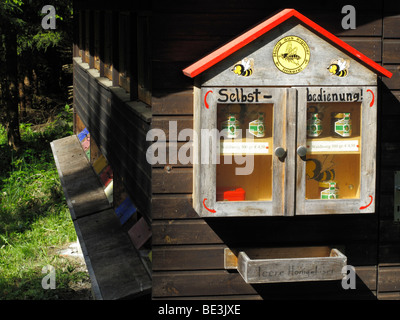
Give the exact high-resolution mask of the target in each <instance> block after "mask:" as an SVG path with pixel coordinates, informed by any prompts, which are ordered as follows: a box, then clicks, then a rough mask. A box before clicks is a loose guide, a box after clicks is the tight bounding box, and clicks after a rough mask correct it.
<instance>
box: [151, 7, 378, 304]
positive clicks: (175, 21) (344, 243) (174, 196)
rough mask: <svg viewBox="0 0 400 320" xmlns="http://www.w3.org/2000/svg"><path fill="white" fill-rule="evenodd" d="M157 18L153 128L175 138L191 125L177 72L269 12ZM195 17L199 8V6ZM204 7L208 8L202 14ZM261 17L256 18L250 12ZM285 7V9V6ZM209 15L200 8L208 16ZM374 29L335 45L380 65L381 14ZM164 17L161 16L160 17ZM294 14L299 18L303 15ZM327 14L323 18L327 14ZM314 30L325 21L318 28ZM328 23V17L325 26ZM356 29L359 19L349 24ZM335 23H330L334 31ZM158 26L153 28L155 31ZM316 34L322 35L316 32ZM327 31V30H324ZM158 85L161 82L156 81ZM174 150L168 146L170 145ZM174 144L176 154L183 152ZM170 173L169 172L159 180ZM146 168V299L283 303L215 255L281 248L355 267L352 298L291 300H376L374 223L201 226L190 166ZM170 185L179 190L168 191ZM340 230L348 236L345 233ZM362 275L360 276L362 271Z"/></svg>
mask: <svg viewBox="0 0 400 320" xmlns="http://www.w3.org/2000/svg"><path fill="white" fill-rule="evenodd" d="M159 5H160V6H161V7H160V8H163V10H160V12H153V16H152V18H153V20H152V24H151V25H152V30H153V32H152V34H153V42H152V48H153V50H152V52H153V60H152V77H153V100H152V102H153V105H152V107H153V123H152V127H153V128H154V127H157V128H163V129H166V130H165V131H166V133H168V129H169V128H168V121H177V126H178V132H179V130H180V129H182V128H185V126H186V127H188V126H189V125H190V123H189V121H190V117H189V116H191V117H192V116H193V110H192V106H193V101H192V99H193V89H192V88H193V83H191V82H190V81H188V79H187V78H185V77H183V76H182V72H181V70H182V69H183V68H184V67H186V66H188V65H189V64H191V63H192V62H193V61H196V60H197V59H199V58H201V57H202V56H204V55H205V54H207V53H208V52H210V51H212V50H214V49H215V48H216V47H218V46H220V45H221V44H223V43H225V42H226V41H228V40H230V39H231V38H232V37H234V36H236V35H237V34H239V33H241V32H243V30H246V29H247V28H248V27H250V26H252V25H254V24H255V23H256V22H257V21H259V20H261V19H263V18H265V16H266V15H268V14H266V13H265V12H268V13H272V12H273V11H274V10H272V9H270V7H271V4H270V3H269V4H267V5H266V4H265V3H261V2H258V1H250V4H249V5H246V9H245V10H244V11H240V10H239V9H238V7H236V6H235V3H233V4H231V5H227V6H219V4H217V5H216V6H214V5H213V6H212V7H213V12H209V10H204V9H202V10H198V11H197V10H196V11H194V10H193V6H194V5H193V6H192V5H186V4H183V3H182V7H179V10H173V12H168V10H169V8H166V7H163V5H162V4H161V3H159V2H157V6H156V7H157V8H158V7H159ZM201 7H202V8H204V5H202V6H201ZM206 7H207V6H206ZM262 7H264V8H263V9H264V10H258V9H260V8H262ZM288 7H290V5H288ZM207 8H209V7H207ZM376 9H377V11H376V12H375V13H374V14H373V15H374V16H375V17H374V20H373V22H371V21H369V18H368V17H366V18H365V19H363V18H361V19H360V20H358V21H363V20H365V21H367V25H365V26H363V27H362V28H359V29H358V30H357V31H358V32H355V31H354V30H350V32H347V33H346V32H342V31H343V30H340V29H341V28H337V27H336V28H334V29H336V31H340V32H339V33H338V34H337V35H338V36H340V38H341V39H342V40H345V41H346V40H347V41H348V43H349V44H350V45H352V46H354V47H355V48H356V49H357V50H360V51H361V52H363V53H364V54H366V55H368V56H369V57H371V58H372V59H373V60H374V61H376V62H378V63H381V61H382V42H381V36H382V20H381V8H376ZM164 10H166V11H167V13H168V14H164ZM299 10H300V11H301V12H302V13H303V14H305V15H306V16H308V17H309V18H310V19H313V17H312V15H307V12H304V10H302V9H300V8H299ZM331 11H332V10H330V12H331ZM320 14H321V11H319V12H318V14H317V15H318V18H314V19H315V20H314V21H316V22H317V23H319V22H321V23H322V22H324V23H326V21H332V19H331V18H329V19H328V20H325V19H321V17H320ZM324 17H328V15H326V16H324ZM357 18H358V19H359V16H358V17H357ZM337 21H340V20H336V21H335V22H336V23H337ZM161 26H162V27H161ZM323 26H324V25H323ZM324 27H326V28H327V29H328V30H331V29H332V28H329V27H331V25H325V26H324ZM161 75H162V76H161ZM166 140H167V141H168V142H169V143H174V142H175V141H176V140H177V139H172V140H169V139H168V137H167V139H166ZM183 143H184V142H183V141H178V147H179V146H181V145H183ZM167 166H169V167H170V170H169V171H168V170H166V167H167ZM167 166H164V167H163V166H162V165H153V169H152V179H153V196H152V214H153V224H152V230H153V239H152V245H153V298H154V299H159V298H162V299H165V298H184V299H189V298H193V297H201V298H202V299H204V298H207V299H208V298H216V297H218V296H219V297H220V298H221V299H226V298H227V297H228V296H229V297H232V296H233V297H234V296H235V295H237V297H240V299H243V297H248V298H250V299H260V298H268V299H269V298H276V299H279V298H285V299H286V298H288V296H287V292H288V288H290V290H291V291H293V288H292V287H294V286H291V285H288V284H281V285H279V284H277V285H272V286H269V285H268V286H262V285H256V286H254V285H253V286H251V285H247V284H246V283H245V282H244V280H243V279H242V278H241V277H240V276H238V274H237V273H235V272H228V271H227V270H225V269H224V264H223V250H224V248H226V247H233V248H235V247H240V246H244V245H247V246H255V247H257V246H260V247H262V246H267V247H268V246H274V245H276V246H282V245H289V246H290V245H293V246H299V245H302V244H303V245H317V244H327V245H332V244H335V245H337V246H341V247H343V248H344V249H345V250H344V251H345V253H346V256H347V257H348V263H349V264H350V265H354V266H357V272H358V277H357V289H358V290H356V291H357V293H355V292H352V293H350V292H349V291H348V292H345V291H344V290H343V289H342V288H341V286H340V284H338V283H330V284H329V285H326V284H322V283H318V285H316V284H311V283H310V284H301V289H299V291H296V293H293V296H292V297H293V298H294V297H296V296H297V297H298V294H299V293H300V292H301V295H302V298H310V299H314V298H317V297H318V296H320V295H321V294H322V295H323V296H324V297H327V298H329V297H330V298H332V297H341V298H343V297H345V296H349V297H350V296H352V298H354V296H358V297H364V298H375V297H376V290H377V282H376V273H377V268H376V265H377V249H378V248H377V239H378V234H377V217H376V216H374V215H372V216H368V217H365V216H364V217H357V216H353V217H337V216H333V217H325V218H323V217H311V218H305V217H301V218H299V217H293V218H291V219H277V218H267V219H265V218H264V219H262V218H251V219H249V220H246V219H224V218H221V219H209V220H204V219H200V218H199V217H198V215H197V214H196V212H195V211H194V210H193V208H192V199H191V193H192V186H191V184H190V183H191V182H192V180H191V179H190V178H191V176H192V175H193V173H192V169H191V167H190V166H186V167H185V166H183V165H182V164H180V163H179V162H178V163H177V164H173V165H170V164H169V163H168V164H167ZM176 183H178V184H179V186H176V185H175V184H176ZM346 229H347V230H346ZM361 266H362V267H361Z"/></svg>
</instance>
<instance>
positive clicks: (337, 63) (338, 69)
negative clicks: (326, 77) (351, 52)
mask: <svg viewBox="0 0 400 320" xmlns="http://www.w3.org/2000/svg"><path fill="white" fill-rule="evenodd" d="M349 66H350V62H349V61H348V60H342V59H338V60H334V61H332V62H331V64H330V65H329V67H328V70H329V72H330V73H331V74H333V75H335V76H338V77H341V78H342V77H345V76H347V74H348V73H349V71H348V68H349Z"/></svg>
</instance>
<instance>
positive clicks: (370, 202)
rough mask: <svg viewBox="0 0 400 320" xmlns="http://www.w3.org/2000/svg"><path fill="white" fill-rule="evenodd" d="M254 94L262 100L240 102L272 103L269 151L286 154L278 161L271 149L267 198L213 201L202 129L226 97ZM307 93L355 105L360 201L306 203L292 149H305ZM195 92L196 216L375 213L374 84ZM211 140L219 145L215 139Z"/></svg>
mask: <svg viewBox="0 0 400 320" xmlns="http://www.w3.org/2000/svg"><path fill="white" fill-rule="evenodd" d="M221 89H222V90H223V91H221ZM255 90H259V91H260V93H259V97H261V98H260V99H258V101H252V102H248V101H245V102H243V101H242V103H246V104H252V103H259V104H263V103H270V104H271V103H272V104H273V117H274V125H273V149H274V150H275V149H276V148H277V147H282V148H283V149H284V150H285V151H286V154H285V156H284V157H283V158H279V157H278V156H276V155H275V154H274V150H271V151H270V152H271V153H270V154H271V155H270V156H271V157H272V168H273V170H272V185H273V188H272V200H271V201H217V199H216V193H217V190H216V188H217V177H216V176H217V173H216V167H217V165H216V164H215V161H216V159H215V153H214V152H213V150H212V148H209V147H208V148H207V151H208V152H206V150H204V148H203V150H202V149H201V148H202V144H205V141H204V136H202V130H204V129H207V130H210V129H211V130H212V129H216V128H217V108H218V105H220V104H224V103H232V101H231V100H230V99H228V97H229V94H231V93H232V94H233V96H232V97H233V99H238V98H237V97H240V96H241V95H242V96H243V94H244V95H248V94H250V93H251V92H254V91H255ZM309 90H310V91H311V92H321V93H322V92H323V93H324V94H325V97H327V96H328V94H332V93H333V92H341V93H342V94H343V93H347V94H352V95H353V96H352V98H351V99H352V100H351V101H350V102H351V103H354V102H357V103H359V104H360V109H361V110H360V137H359V138H357V139H359V142H360V143H359V144H360V145H359V146H357V147H359V149H360V150H361V151H360V152H359V153H358V154H359V155H360V165H359V167H360V182H359V186H360V187H359V192H358V195H359V197H356V198H354V199H340V197H339V199H335V200H320V199H312V200H309V199H306V179H307V177H306V161H305V158H303V157H300V156H299V155H298V154H297V152H296V150H297V148H298V147H300V146H306V145H307V132H306V130H307V127H306V123H307V104H308V102H307V100H308V96H307V94H309ZM360 92H361V93H362V94H361V95H358V96H357V98H356V100H357V101H355V100H354V93H360ZM194 94H195V108H194V110H195V112H194V129H195V137H194V139H193V140H194V146H195V147H194V164H193V168H194V178H193V190H194V192H193V200H194V201H193V204H194V208H195V210H196V212H197V213H198V214H199V215H200V216H202V217H229V216H294V215H315V214H352V213H353V214H354V213H373V212H375V175H376V132H377V128H376V123H377V110H376V109H377V87H376V86H359V87H358V86H357V87H356V86H354V87H293V88H276V87H275V88H272V87H239V88H234V87H195V92H194ZM221 94H222V95H221ZM235 94H236V95H235ZM267 96H268V97H269V98H268V99H264V100H263V97H267ZM317 98H318V97H317ZM239 100H240V99H239ZM239 102H240V101H239ZM329 103H334V102H329ZM341 103H343V102H341ZM328 116H330V115H328ZM202 139H203V140H202ZM208 139H210V138H208ZM216 140H217V141H219V138H217V139H216ZM339 140H340V139H339ZM214 141H215V140H214ZM342 141H345V140H342ZM209 143H210V141H208V145H210V144H209ZM205 155H206V157H205ZM204 160H206V161H204ZM213 161H214V162H213Z"/></svg>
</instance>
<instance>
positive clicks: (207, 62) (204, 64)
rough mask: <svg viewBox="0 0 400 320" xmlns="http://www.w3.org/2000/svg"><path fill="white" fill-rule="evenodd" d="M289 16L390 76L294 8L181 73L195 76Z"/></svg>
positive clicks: (382, 73) (389, 76)
mask: <svg viewBox="0 0 400 320" xmlns="http://www.w3.org/2000/svg"><path fill="white" fill-rule="evenodd" d="M291 17H296V18H297V19H299V20H300V21H302V22H303V23H305V24H306V25H307V26H309V27H310V28H312V29H314V30H315V31H317V32H318V33H319V34H320V35H322V36H324V37H325V38H327V39H328V40H330V41H332V42H334V43H335V44H336V45H338V46H339V47H341V48H342V49H344V50H346V51H347V52H348V53H349V54H350V55H352V56H354V57H355V58H357V59H358V60H360V61H361V62H363V63H364V64H366V65H367V66H369V67H370V68H371V69H373V70H374V71H375V72H376V73H378V74H380V75H383V76H386V77H388V78H391V77H392V73H391V72H390V71H388V70H386V69H385V68H384V67H382V66H380V65H379V64H377V63H376V62H374V61H373V60H371V59H370V58H368V57H367V56H365V55H364V54H362V53H361V52H359V51H358V50H356V49H354V48H353V47H351V46H350V45H348V44H347V43H346V42H344V41H342V40H340V39H339V38H338V37H336V36H335V35H333V34H332V33H330V32H329V31H327V30H325V29H324V28H322V27H320V26H319V25H317V24H316V23H315V22H313V21H311V20H310V19H308V18H307V17H305V16H304V15H302V14H301V13H300V12H298V11H297V10H295V9H284V10H282V11H281V12H279V13H278V14H276V15H274V16H273V17H271V18H269V19H267V20H265V21H264V22H262V23H260V24H259V25H257V26H255V27H254V28H252V29H250V30H249V31H247V32H245V33H243V34H242V35H240V36H239V37H237V38H235V39H234V40H232V41H230V42H228V43H227V44H225V45H224V46H222V47H221V48H219V49H217V50H215V51H214V52H212V53H210V54H209V55H207V56H205V57H204V58H202V59H200V60H198V61H197V62H195V63H193V64H192V65H191V66H189V67H187V68H186V69H184V70H183V73H184V74H185V75H186V76H188V77H191V78H194V77H196V76H197V75H199V74H200V73H202V72H204V71H205V70H207V69H208V68H210V67H212V66H213V65H215V64H216V63H218V62H220V61H221V60H223V59H225V58H226V57H228V56H229V55H231V54H232V53H234V52H236V51H237V50H239V49H240V48H243V47H244V46H245V45H247V44H249V43H250V42H252V41H253V40H255V39H257V38H258V37H260V36H262V35H263V34H264V33H266V32H268V31H270V30H271V29H273V28H275V27H276V26H278V25H279V24H281V23H282V22H284V21H286V20H287V19H289V18H291Z"/></svg>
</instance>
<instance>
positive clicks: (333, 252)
mask: <svg viewBox="0 0 400 320" xmlns="http://www.w3.org/2000/svg"><path fill="white" fill-rule="evenodd" d="M346 265H347V258H346V256H345V255H343V254H342V253H341V252H340V251H339V250H337V249H333V248H330V247H302V248H268V249H261V250H257V251H255V252H251V251H249V252H248V253H246V252H245V251H240V252H239V255H238V262H237V270H238V271H239V273H240V274H241V276H242V277H243V279H244V280H245V281H246V283H274V282H298V281H326V280H340V279H342V278H343V276H345V275H346V272H344V273H343V272H342V269H343V267H345V266H346ZM343 271H344V270H343Z"/></svg>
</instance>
